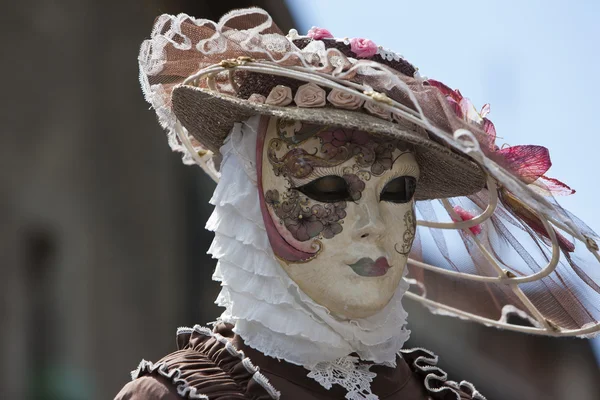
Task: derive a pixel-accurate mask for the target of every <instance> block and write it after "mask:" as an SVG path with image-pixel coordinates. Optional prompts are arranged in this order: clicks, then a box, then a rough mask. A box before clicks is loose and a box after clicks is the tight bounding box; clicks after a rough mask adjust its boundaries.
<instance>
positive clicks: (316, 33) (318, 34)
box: [306, 26, 333, 40]
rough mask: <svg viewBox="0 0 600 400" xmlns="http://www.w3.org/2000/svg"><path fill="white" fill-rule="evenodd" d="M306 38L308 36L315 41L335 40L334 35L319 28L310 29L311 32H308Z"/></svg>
mask: <svg viewBox="0 0 600 400" xmlns="http://www.w3.org/2000/svg"><path fill="white" fill-rule="evenodd" d="M306 36H308V37H309V38H313V39H315V40H321V39H332V38H333V35H332V34H331V32H329V31H328V30H327V29H325V28H317V27H316V26H313V27H312V28H310V30H309V31H308V33H307V34H306Z"/></svg>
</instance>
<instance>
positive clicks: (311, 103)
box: [294, 83, 325, 107]
mask: <svg viewBox="0 0 600 400" xmlns="http://www.w3.org/2000/svg"><path fill="white" fill-rule="evenodd" d="M294 101H295V102H296V105H297V106H298V107H323V106H324V105H325V90H323V89H321V88H320V87H319V86H317V85H315V84H314V83H307V84H304V85H302V86H300V87H299V88H298V91H296V96H294Z"/></svg>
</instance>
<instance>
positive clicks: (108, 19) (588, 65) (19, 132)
mask: <svg viewBox="0 0 600 400" xmlns="http://www.w3.org/2000/svg"><path fill="white" fill-rule="evenodd" d="M524 3H525V4H524ZM251 5H256V6H259V7H262V8H265V9H266V10H267V11H269V12H270V13H271V15H272V16H273V18H274V20H275V21H276V22H277V23H278V25H279V26H280V27H281V28H282V29H283V30H284V31H287V30H288V29H290V28H292V27H295V28H297V29H298V31H299V32H300V33H305V32H306V31H307V30H308V29H309V28H310V27H311V26H312V25H316V26H320V27H325V28H327V29H329V30H330V31H331V32H332V33H333V34H334V35H335V36H338V37H344V36H351V37H367V38H370V39H372V40H373V41H375V43H377V44H381V45H383V46H384V47H386V48H391V49H394V50H396V51H399V52H401V53H402V54H403V55H404V56H405V57H406V58H407V59H408V60H409V61H411V62H412V63H413V64H415V65H417V66H419V67H420V68H421V70H420V72H421V73H422V74H423V75H426V76H428V77H431V78H435V79H438V80H441V81H443V82H445V83H447V84H449V85H450V86H452V87H457V88H460V89H461V92H462V93H463V94H464V95H465V96H467V97H469V98H471V100H472V101H473V102H474V103H475V104H476V105H479V106H481V105H483V104H484V103H486V102H489V103H491V105H492V113H491V115H490V118H491V119H492V120H493V121H494V123H495V125H496V128H497V130H498V133H499V136H501V137H502V139H503V140H504V141H506V142H507V143H511V144H541V145H545V146H547V147H549V148H550V149H551V150H552V152H551V154H552V158H553V161H554V163H555V166H554V167H553V168H552V170H551V174H550V175H551V176H553V177H556V178H558V179H560V180H562V181H564V182H566V183H567V184H569V185H571V186H572V187H573V188H575V189H577V191H578V193H577V194H576V195H575V196H571V197H570V198H565V199H561V200H562V204H563V205H564V206H566V207H567V208H568V209H570V210H571V211H572V212H574V213H575V214H576V215H578V216H579V217H581V218H582V219H583V220H584V221H586V222H587V223H588V224H589V225H590V226H591V227H592V228H594V229H595V230H596V231H599V230H600V213H598V211H597V207H595V206H593V204H596V202H597V201H598V200H597V199H598V195H600V190H599V189H598V172H599V171H600V167H599V163H598V156H597V151H598V150H597V149H598V148H600V130H599V129H598V127H597V125H596V124H595V122H594V121H595V117H596V116H597V114H598V109H599V108H600V100H598V96H597V93H598V92H599V91H600V78H599V77H598V71H600V53H599V52H598V51H597V50H593V49H595V48H596V49H597V47H598V42H599V39H600V27H599V25H598V23H597V21H598V20H599V18H600V3H598V2H597V1H595V0H590V1H585V0H577V1H567V0H563V1H552V0H545V1H537V0H530V1H527V2H523V1H521V2H516V1H507V0H494V1H488V2H476V1H461V2H447V1H442V0H440V1H419V2H415V1H413V2H407V1H404V0H385V1H384V0H382V1H354V0H353V1H341V0H338V1H318V0H289V1H287V2H284V1H277V0H254V1H242V0H221V1H201V0H145V1H140V2H133V1H119V2H117V1H104V2H98V1H94V0H77V1H75V0H60V1H58V0H22V1H20V2H12V3H11V4H3V5H2V8H1V10H2V12H1V13H0V22H1V24H0V32H1V33H2V34H1V35H0V44H1V47H0V48H2V49H3V53H2V54H3V56H2V58H1V60H2V62H1V63H0V71H1V72H2V76H3V77H4V79H3V84H2V86H3V88H4V89H3V92H4V95H3V96H2V106H1V107H0V118H1V119H0V121H2V124H1V128H0V129H1V131H0V132H1V134H0V156H1V158H0V159H1V160H2V168H0V266H1V269H0V299H1V300H0V399H12V400H20V399H26V400H30V399H31V400H34V399H35V400H38V399H39V400H50V399H69V400H70V399H72V400H87V399H90V400H96V399H111V398H113V397H114V395H115V394H116V393H117V392H118V391H119V389H120V388H121V387H122V386H123V385H124V384H125V383H126V382H127V381H128V379H129V376H128V373H129V371H130V370H132V369H134V368H135V367H136V366H137V364H138V363H139V361H140V360H141V359H142V358H145V359H148V360H157V359H159V358H160V357H161V356H163V355H165V354H166V353H168V352H171V351H173V350H174V349H175V330H176V328H177V327H178V326H191V325H193V324H196V323H200V324H206V323H207V322H209V321H212V320H214V319H215V318H216V317H217V316H218V315H219V314H220V311H219V310H218V309H217V307H216V306H215V305H214V304H213V300H214V299H215V297H216V295H217V293H218V290H219V288H218V285H217V284H216V283H215V282H212V281H211V279H210V276H211V274H212V270H213V268H214V265H215V262H214V261H213V260H211V259H210V257H209V256H207V255H206V250H207V249H208V246H209V244H210V241H211V239H212V238H211V235H210V234H209V233H208V232H205V231H204V228H203V227H204V223H205V222H206V220H207V218H208V216H209V215H210V212H211V206H209V205H208V203H207V201H208V199H209V198H210V195H211V193H212V190H213V188H214V184H213V183H212V182H211V181H210V180H209V179H208V178H207V177H206V176H204V175H203V173H202V172H201V170H200V169H199V168H196V167H185V166H183V164H181V162H180V157H179V155H177V154H174V153H171V152H170V150H169V147H168V145H167V141H166V137H165V135H164V133H163V132H162V130H161V129H160V127H159V125H158V123H157V122H156V118H155V114H154V112H152V111H151V110H149V105H148V104H147V103H145V102H144V100H143V97H142V94H141V90H140V89H139V84H138V81H137V74H138V71H137V60H136V58H137V53H138V48H139V45H140V43H141V42H142V40H144V39H145V38H147V37H148V36H149V35H150V30H151V26H152V22H153V20H154V18H155V17H156V16H157V15H159V14H161V13H170V14H174V13H179V12H185V13H188V14H190V15H194V16H197V17H203V18H210V19H213V20H218V18H219V17H220V16H221V15H222V14H223V13H225V12H227V11H229V10H230V9H232V8H242V7H247V6H251ZM406 306H407V308H408V311H409V313H410V314H411V317H410V319H409V321H410V324H409V328H410V329H411V330H412V332H413V334H412V338H411V341H410V343H409V346H424V347H427V348H429V349H431V350H433V351H434V352H436V353H437V354H439V355H440V358H441V363H440V364H441V366H442V367H443V368H444V369H446V371H447V372H448V373H449V374H450V377H451V378H452V379H455V380H459V381H460V380H462V379H465V380H469V381H471V382H473V383H474V384H475V385H476V387H477V388H478V389H479V390H480V391H481V392H482V393H483V394H484V395H486V396H487V398H488V400H501V399H502V400H504V399H518V400H538V399H565V400H566V399H577V400H588V399H589V400H597V399H599V398H600V368H599V364H598V361H597V360H598V358H596V354H600V352H599V353H595V352H594V351H595V350H594V349H595V347H596V348H598V349H600V345H599V344H598V343H599V342H598V340H596V341H590V340H582V339H554V338H542V337H535V336H527V335H522V334H516V333H510V332H502V331H499V330H496V329H493V328H486V327H483V326H478V325H475V324H473V323H468V322H462V321H459V320H455V319H452V318H448V317H435V316H432V315H430V314H429V313H428V311H426V310H425V309H424V308H423V307H421V306H420V305H418V304H413V303H410V302H407V305H406Z"/></svg>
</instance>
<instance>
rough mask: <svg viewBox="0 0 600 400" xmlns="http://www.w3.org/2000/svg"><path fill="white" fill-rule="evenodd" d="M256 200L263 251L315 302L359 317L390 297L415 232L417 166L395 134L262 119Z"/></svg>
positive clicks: (407, 149)
mask: <svg viewBox="0 0 600 400" xmlns="http://www.w3.org/2000/svg"><path fill="white" fill-rule="evenodd" d="M257 153H258V154H257V160H259V161H258V163H257V166H258V181H259V196H260V201H261V207H262V214H263V219H264V221H265V227H266V229H267V233H268V237H269V241H270V243H271V246H272V248H273V252H274V254H275V255H276V257H277V258H278V261H279V263H280V264H281V267H282V268H283V269H284V270H285V271H286V272H287V274H288V275H289V276H290V278H291V279H292V280H293V281H294V282H296V284H297V285H298V286H299V287H300V288H301V289H302V290H303V291H304V292H305V293H306V294H307V295H308V296H310V297H311V298H312V299H313V300H314V301H315V302H317V303H319V304H321V305H322V306H325V307H327V309H329V310H330V311H331V312H332V313H334V314H335V315H337V316H338V317H342V318H364V317H368V316H370V315H373V314H375V313H377V312H378V311H380V310H381V309H382V308H383V307H384V306H385V305H386V304H387V303H388V302H389V301H390V299H391V298H392V296H393V294H394V292H395V290H396V288H397V287H398V284H399V282H400V280H401V279H402V275H403V272H404V269H405V267H406V262H407V257H408V253H409V251H410V248H411V246H412V242H413V239H414V236H415V224H416V220H415V214H414V201H413V195H414V192H415V189H416V185H417V181H418V179H419V166H418V164H417V162H416V160H415V157H414V153H413V152H412V150H411V148H410V147H409V146H408V145H406V144H404V143H403V142H400V141H398V140H393V139H389V138H383V137H380V136H374V135H371V134H369V133H367V132H364V131H359V130H352V129H348V128H338V127H327V126H320V125H310V124H306V123H302V122H297V121H291V120H284V119H277V118H269V117H263V119H262V121H261V124H260V128H259V135H258V143H257Z"/></svg>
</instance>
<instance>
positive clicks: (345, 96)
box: [327, 89, 365, 110]
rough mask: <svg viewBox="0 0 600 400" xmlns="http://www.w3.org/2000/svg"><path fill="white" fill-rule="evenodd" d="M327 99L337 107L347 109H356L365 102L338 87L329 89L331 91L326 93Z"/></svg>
mask: <svg viewBox="0 0 600 400" xmlns="http://www.w3.org/2000/svg"><path fill="white" fill-rule="evenodd" d="M327 101H329V102H330V103H331V104H333V105H334V106H336V107H338V108H345V109H347V110H356V109H357V108H360V107H361V106H362V105H363V103H364V102H365V101H364V100H363V99H361V98H360V97H358V96H357V95H355V94H352V93H348V92H345V91H343V90H339V89H331V92H329V95H327Z"/></svg>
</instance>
